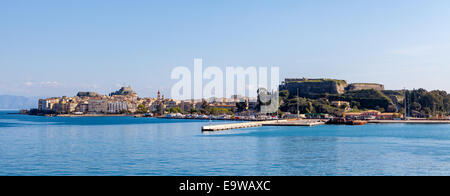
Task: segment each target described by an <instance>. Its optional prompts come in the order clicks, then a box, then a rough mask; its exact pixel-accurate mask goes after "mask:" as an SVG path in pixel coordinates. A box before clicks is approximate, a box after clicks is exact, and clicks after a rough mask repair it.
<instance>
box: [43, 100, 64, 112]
mask: <svg viewBox="0 0 450 196" xmlns="http://www.w3.org/2000/svg"><path fill="white" fill-rule="evenodd" d="M58 103H59V98H47V99H39V102H38V110H40V111H56V107H55V106H56V105H57V104H58Z"/></svg>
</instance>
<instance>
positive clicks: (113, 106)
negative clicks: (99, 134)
mask: <svg viewBox="0 0 450 196" xmlns="http://www.w3.org/2000/svg"><path fill="white" fill-rule="evenodd" d="M123 111H128V103H127V102H126V101H113V102H108V113H111V114H119V113H122V112H123Z"/></svg>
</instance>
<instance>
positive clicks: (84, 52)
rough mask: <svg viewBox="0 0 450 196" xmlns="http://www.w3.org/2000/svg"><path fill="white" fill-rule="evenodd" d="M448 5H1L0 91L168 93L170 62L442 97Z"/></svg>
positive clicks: (438, 1) (436, 0)
mask: <svg viewBox="0 0 450 196" xmlns="http://www.w3.org/2000/svg"><path fill="white" fill-rule="evenodd" d="M449 21H450V1H448V0H433V1H429V0H428V1H427V0H394V1H393V0H376V1H375V0H368V1H361V0H351V1H350V0H339V1H334V0H333V1H332V0H321V1H317V0H309V1H302V0H284V1H267V0H245V1H242V0H226V1H225V0H224V1H212V0H202V1H196V0H190V1H187V0H186V1H181V0H176V1H163V0H161V1H133V0H130V1H116V0H108V1H106V0H96V1H91V0H90V1H88V0H77V1H75V0H67V1H57V0H52V1H49V0H39V1H32V0H2V1H0V68H1V71H0V76H1V77H0V94H12V95H25V96H62V95H67V96H73V95H75V94H76V92H78V91H97V92H100V93H103V94H107V93H109V92H112V91H114V90H116V89H118V88H119V87H120V86H123V85H131V86H132V88H133V89H134V90H135V91H136V92H137V93H138V94H139V95H140V96H152V97H154V96H156V91H157V90H158V89H161V90H162V92H163V93H164V94H166V95H168V94H169V92H170V88H171V86H172V84H174V83H175V82H177V81H176V80H171V79H170V73H171V71H172V69H173V68H175V67H176V66H187V67H190V68H193V61H194V58H203V64H204V66H205V67H206V66H218V67H223V68H224V67H225V66H243V67H246V66H271V65H275V66H279V67H280V77H281V79H283V78H285V77H309V78H317V77H325V78H336V79H345V80H347V81H348V82H374V83H382V84H384V85H385V86H386V88H387V89H401V88H403V87H407V88H410V89H412V88H425V89H428V90H433V89H442V90H446V91H450V81H449V79H448V77H449V75H450V55H449V51H450V22H449Z"/></svg>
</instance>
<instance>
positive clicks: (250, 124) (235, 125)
mask: <svg viewBox="0 0 450 196" xmlns="http://www.w3.org/2000/svg"><path fill="white" fill-rule="evenodd" d="M279 121H286V120H279ZM274 122H276V120H271V121H254V122H242V123H231V124H220V125H209V126H203V127H202V131H203V132H206V131H223V130H230V129H242V128H249V127H260V126H263V124H267V123H274Z"/></svg>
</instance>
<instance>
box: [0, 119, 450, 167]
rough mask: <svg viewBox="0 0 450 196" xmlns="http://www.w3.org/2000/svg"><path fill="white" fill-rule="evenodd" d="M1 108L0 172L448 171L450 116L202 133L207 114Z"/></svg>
mask: <svg viewBox="0 0 450 196" xmlns="http://www.w3.org/2000/svg"><path fill="white" fill-rule="evenodd" d="M7 112H10V111H0V175H450V125H405V124H386V125H366V126H334V125H331V126H328V125H326V126H317V127H257V128H249V129H240V130H231V131H224V132H216V133H209V134H202V133H201V131H200V128H201V126H202V125H207V124H209V121H193V120H166V119H154V118H133V117H79V118H64V117H38V116H26V115H8V114H7ZM214 123H225V122H224V121H218V122H214Z"/></svg>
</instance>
